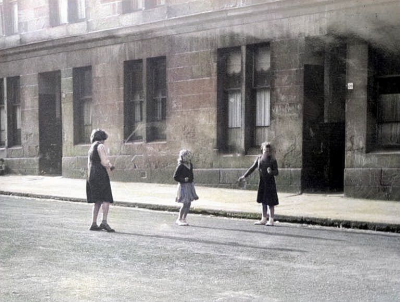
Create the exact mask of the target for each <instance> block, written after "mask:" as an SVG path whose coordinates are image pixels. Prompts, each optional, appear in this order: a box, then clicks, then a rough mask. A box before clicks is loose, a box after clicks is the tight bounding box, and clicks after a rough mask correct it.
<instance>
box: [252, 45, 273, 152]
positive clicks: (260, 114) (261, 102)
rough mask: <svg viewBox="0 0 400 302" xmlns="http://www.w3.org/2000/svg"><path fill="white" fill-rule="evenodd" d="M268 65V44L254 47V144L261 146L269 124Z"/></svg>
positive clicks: (269, 53) (269, 54) (269, 60)
mask: <svg viewBox="0 0 400 302" xmlns="http://www.w3.org/2000/svg"><path fill="white" fill-rule="evenodd" d="M270 67H271V52H270V48H269V46H268V45H266V46H260V47H257V48H255V50H254V64H253V96H254V97H255V101H256V106H255V116H256V123H255V136H254V145H255V146H261V144H262V143H263V142H265V141H266V140H267V134H268V133H267V129H266V127H268V126H269V125H270V78H271V76H270Z"/></svg>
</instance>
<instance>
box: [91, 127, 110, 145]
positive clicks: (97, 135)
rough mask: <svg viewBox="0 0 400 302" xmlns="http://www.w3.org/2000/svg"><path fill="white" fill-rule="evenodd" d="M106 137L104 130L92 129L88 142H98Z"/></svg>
mask: <svg viewBox="0 0 400 302" xmlns="http://www.w3.org/2000/svg"><path fill="white" fill-rule="evenodd" d="M107 138H108V135H107V133H106V132H105V131H103V130H101V129H94V130H93V131H92V134H91V135H90V142H92V143H94V142H100V141H105V140H106V139H107Z"/></svg>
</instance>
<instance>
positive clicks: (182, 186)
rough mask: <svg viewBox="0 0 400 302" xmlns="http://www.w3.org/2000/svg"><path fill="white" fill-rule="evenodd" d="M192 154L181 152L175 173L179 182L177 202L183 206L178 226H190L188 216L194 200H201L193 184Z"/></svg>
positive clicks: (185, 151)
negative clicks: (187, 220)
mask: <svg viewBox="0 0 400 302" xmlns="http://www.w3.org/2000/svg"><path fill="white" fill-rule="evenodd" d="M191 158H192V154H191V153H190V151H188V150H181V151H180V152H179V157H178V166H177V167H176V170H175V173H174V180H175V181H177V182H178V192H177V196H176V199H175V201H176V202H179V203H181V204H182V206H181V209H180V210H179V216H178V219H177V220H176V224H177V225H181V226H186V225H189V224H188V223H187V222H186V216H187V214H188V213H189V210H190V206H191V204H192V201H193V200H197V199H199V197H198V196H197V194H196V190H195V188H194V184H193V180H194V177H193V165H192V162H191Z"/></svg>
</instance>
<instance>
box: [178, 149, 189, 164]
mask: <svg viewBox="0 0 400 302" xmlns="http://www.w3.org/2000/svg"><path fill="white" fill-rule="evenodd" d="M191 159H192V153H191V152H190V151H189V150H186V149H182V150H181V151H179V157H178V164H181V163H188V162H190V161H191Z"/></svg>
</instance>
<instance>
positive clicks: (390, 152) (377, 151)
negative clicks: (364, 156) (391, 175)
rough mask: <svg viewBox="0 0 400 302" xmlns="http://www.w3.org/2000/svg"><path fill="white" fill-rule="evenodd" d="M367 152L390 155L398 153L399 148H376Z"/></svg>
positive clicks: (399, 152)
mask: <svg viewBox="0 0 400 302" xmlns="http://www.w3.org/2000/svg"><path fill="white" fill-rule="evenodd" d="M368 154H377V155H390V154H396V155H400V149H396V150H394V149H393V150H388V149H377V150H373V151H370V152H368Z"/></svg>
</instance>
